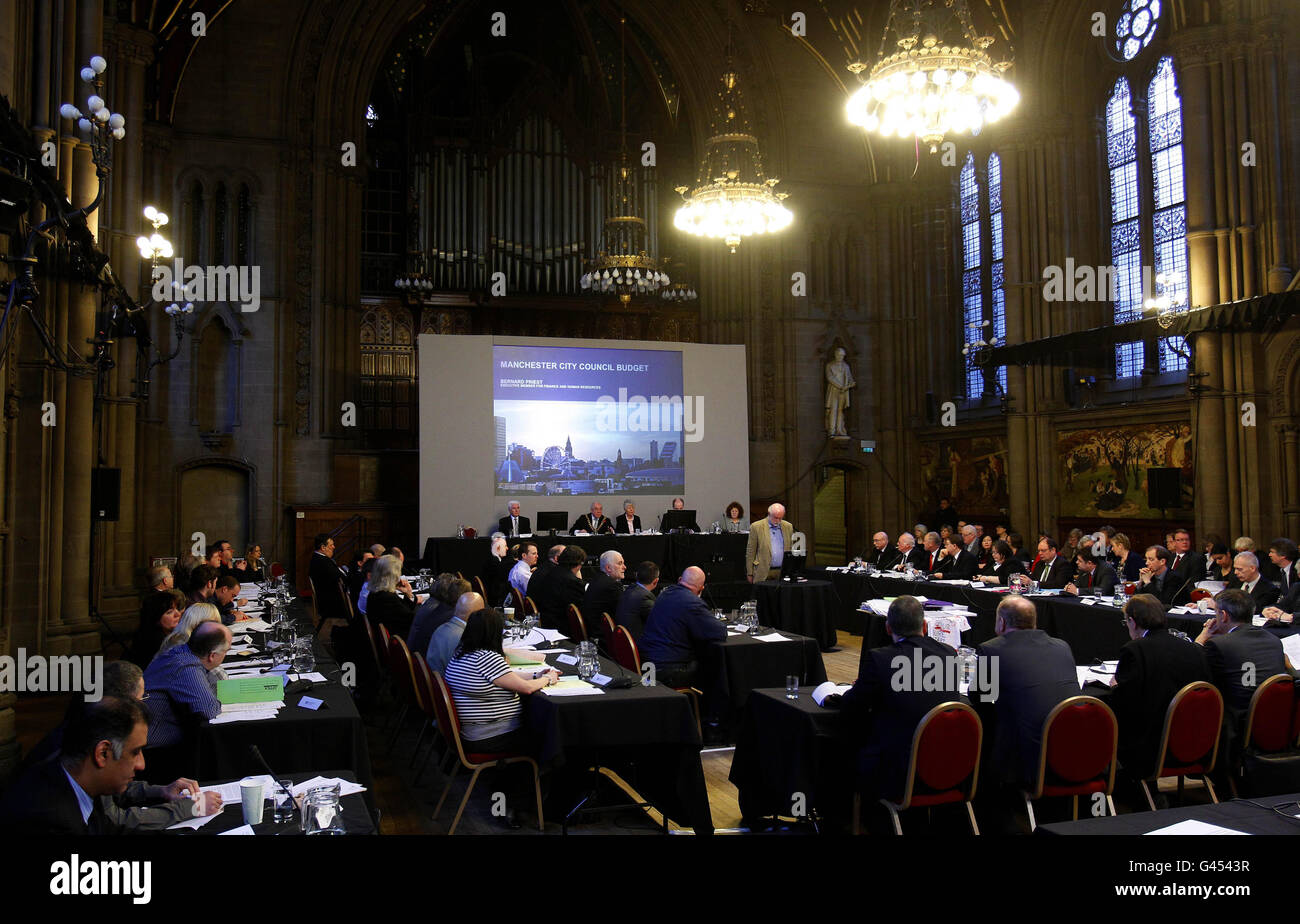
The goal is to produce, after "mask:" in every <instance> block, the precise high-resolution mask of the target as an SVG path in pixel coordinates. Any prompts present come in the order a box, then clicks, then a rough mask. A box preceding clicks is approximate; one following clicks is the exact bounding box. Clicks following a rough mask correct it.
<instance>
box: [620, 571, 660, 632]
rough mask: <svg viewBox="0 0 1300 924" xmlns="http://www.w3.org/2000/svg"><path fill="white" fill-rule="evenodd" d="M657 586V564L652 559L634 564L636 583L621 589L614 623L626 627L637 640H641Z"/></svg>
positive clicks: (653, 602)
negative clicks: (621, 593) (621, 592)
mask: <svg viewBox="0 0 1300 924" xmlns="http://www.w3.org/2000/svg"><path fill="white" fill-rule="evenodd" d="M658 586H659V566H658V565H656V564H655V563H654V562H652V561H643V562H641V564H639V565H637V566H636V583H635V584H633V585H632V586H631V587H629V588H628V589H627V590H625V591H623V596H622V597H621V598H619V601H618V611H617V612H616V613H614V623H615V624H616V625H620V626H622V627H623V628H625V629H627V631H628V632H630V633H631V635H632V638H633V639H634V640H635V641H637V642H640V641H641V633H642V632H644V631H645V623H646V620H647V619H649V618H650V610H651V609H652V608H653V607H654V605H655V594H654V592H655V588H656V587H658Z"/></svg>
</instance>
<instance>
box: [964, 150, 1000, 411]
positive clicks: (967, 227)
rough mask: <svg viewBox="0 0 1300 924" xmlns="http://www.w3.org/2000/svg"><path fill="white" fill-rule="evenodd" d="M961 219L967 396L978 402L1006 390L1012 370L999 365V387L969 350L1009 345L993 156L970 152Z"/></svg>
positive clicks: (996, 170) (996, 165) (996, 160)
mask: <svg viewBox="0 0 1300 924" xmlns="http://www.w3.org/2000/svg"><path fill="white" fill-rule="evenodd" d="M958 194H959V197H960V219H961V259H962V263H961V266H962V270H961V299H962V327H963V333H962V342H963V343H964V344H965V346H966V349H967V360H966V397H967V398H968V399H970V400H979V399H980V398H982V397H984V394H985V393H986V392H992V391H996V390H999V389H1000V390H1001V391H1002V392H1004V393H1005V391H1006V387H1007V368H1006V366H999V367H998V369H997V371H996V385H994V384H993V382H990V381H988V380H986V379H985V370H984V368H983V367H981V366H978V365H976V364H975V363H974V362H972V361H971V359H970V355H971V353H970V351H973V350H976V349H979V348H981V347H983V346H984V345H985V344H987V343H991V342H992V341H993V340H995V339H996V340H998V341H999V342H1003V343H1005V342H1006V341H1005V338H1006V335H1007V299H1006V294H1005V293H1004V292H1003V291H1002V285H1003V282H1004V277H1003V272H1002V266H1003V265H1002V255H1003V254H1002V161H1001V160H1000V159H999V158H998V155H996V154H990V155H989V157H988V160H987V161H984V160H980V161H976V159H975V155H974V153H971V152H968V153H967V154H966V162H965V163H964V164H963V165H962V168H961V174H960V176H959V178H958Z"/></svg>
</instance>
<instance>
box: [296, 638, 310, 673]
mask: <svg viewBox="0 0 1300 924" xmlns="http://www.w3.org/2000/svg"><path fill="white" fill-rule="evenodd" d="M292 648H293V670H294V673H297V674H305V673H308V672H310V671H314V670H315V669H316V652H315V651H314V650H313V649H312V643H311V639H310V638H300V639H297V640H295V641H294V643H293V646H292Z"/></svg>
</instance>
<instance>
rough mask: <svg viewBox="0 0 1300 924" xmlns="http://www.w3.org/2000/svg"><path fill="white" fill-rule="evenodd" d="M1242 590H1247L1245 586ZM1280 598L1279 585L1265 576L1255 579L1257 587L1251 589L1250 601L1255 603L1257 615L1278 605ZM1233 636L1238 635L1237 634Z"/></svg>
mask: <svg viewBox="0 0 1300 924" xmlns="http://www.w3.org/2000/svg"><path fill="white" fill-rule="evenodd" d="M1279 573H1280V572H1279ZM1242 589H1243V590H1244V589H1245V585H1242ZM1280 596H1281V591H1279V590H1278V589H1277V585H1276V584H1274V583H1273V582H1272V581H1270V580H1269V579H1268V578H1266V577H1264V576H1263V575H1260V576H1259V577H1257V578H1256V579H1255V586H1254V587H1252V588H1251V589H1250V599H1251V600H1253V601H1254V603H1255V612H1256V613H1262V612H1264V607H1266V606H1272V605H1273V604H1275V603H1277V601H1278V598H1279V597H1280ZM1232 634H1233V635H1236V634H1237V633H1236V632H1234V633H1232Z"/></svg>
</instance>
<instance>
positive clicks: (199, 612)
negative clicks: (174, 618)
mask: <svg viewBox="0 0 1300 924" xmlns="http://www.w3.org/2000/svg"><path fill="white" fill-rule="evenodd" d="M204 622H221V610H219V609H217V607H216V605H215V604H212V603H191V604H190V605H189V607H188V608H186V610H185V612H184V613H181V621H180V622H178V623H177V624H176V628H175V629H172V631H171V634H170V635H168V636H167V637H166V638H165V639H163V641H162V644H161V645H159V646H158V652H159V653H161V652H164V651H166V650H167V649H168V648H174V647H176V646H177V645H184V644H186V643H187V642H188V641H189V640H190V636H191V635H193V634H194V630H195V629H197V628H198V627H199V624H200V623H204ZM155 657H157V655H155Z"/></svg>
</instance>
